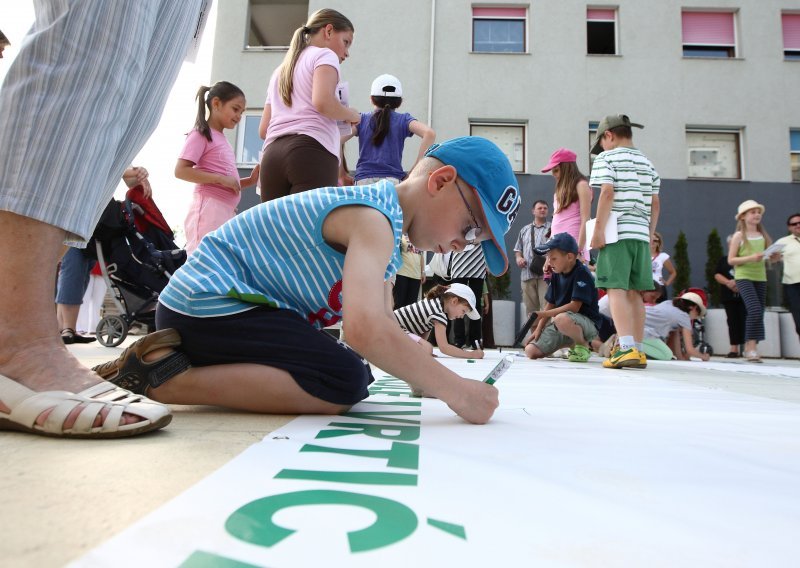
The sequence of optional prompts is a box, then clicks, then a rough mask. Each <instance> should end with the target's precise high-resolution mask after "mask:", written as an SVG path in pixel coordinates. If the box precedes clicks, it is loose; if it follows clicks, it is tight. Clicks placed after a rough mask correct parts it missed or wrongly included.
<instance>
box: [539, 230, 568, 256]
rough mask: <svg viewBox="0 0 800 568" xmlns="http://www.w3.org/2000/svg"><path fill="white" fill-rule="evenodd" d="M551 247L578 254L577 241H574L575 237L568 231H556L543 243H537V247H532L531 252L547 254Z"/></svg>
mask: <svg viewBox="0 0 800 568" xmlns="http://www.w3.org/2000/svg"><path fill="white" fill-rule="evenodd" d="M553 249H558V250H561V251H564V252H571V253H573V254H578V243H577V242H575V237H573V236H572V235H570V234H569V233H558V234H556V235H553V238H551V239H550V240H549V241H547V242H546V243H544V244H543V245H539V246H538V247H536V248H535V249H533V252H535V253H536V254H539V255H542V254H547V253H548V252H550V251H551V250H553Z"/></svg>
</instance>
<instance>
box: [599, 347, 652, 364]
mask: <svg viewBox="0 0 800 568" xmlns="http://www.w3.org/2000/svg"><path fill="white" fill-rule="evenodd" d="M642 357H644V353H639V350H638V349H636V348H635V347H631V348H630V349H626V350H625V351H623V350H622V349H617V350H616V351H615V352H614V353H612V354H611V356H610V357H609V358H608V359H606V360H605V361H603V367H605V368H606V369H623V368H625V367H636V368H640V367H639V366H640V365H641V362H642ZM644 364H645V365H647V358H645V361H644Z"/></svg>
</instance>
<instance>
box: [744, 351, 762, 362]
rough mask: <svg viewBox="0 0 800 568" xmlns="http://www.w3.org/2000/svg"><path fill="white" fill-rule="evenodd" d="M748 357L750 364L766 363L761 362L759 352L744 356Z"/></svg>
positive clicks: (750, 352)
mask: <svg viewBox="0 0 800 568" xmlns="http://www.w3.org/2000/svg"><path fill="white" fill-rule="evenodd" d="M744 356H745V357H747V362H748V363H763V362H764V361H762V360H761V357H759V356H758V351H747V352H746V353H745V354H744Z"/></svg>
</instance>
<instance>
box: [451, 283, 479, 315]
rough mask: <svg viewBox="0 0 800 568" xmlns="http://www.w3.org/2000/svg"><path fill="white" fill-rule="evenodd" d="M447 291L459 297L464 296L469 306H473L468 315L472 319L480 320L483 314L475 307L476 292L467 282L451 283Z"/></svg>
mask: <svg viewBox="0 0 800 568" xmlns="http://www.w3.org/2000/svg"><path fill="white" fill-rule="evenodd" d="M447 292H449V293H450V294H454V295H456V296H458V297H459V298H464V299H465V300H466V301H467V303H468V304H469V307H470V308H472V309H471V310H470V311H468V312H467V317H468V318H469V319H471V320H479V319H481V315H480V314H479V313H478V310H477V309H476V308H475V292H473V291H472V288H470V287H469V286H467V285H466V284H458V283H455V284H450V286H448V287H447Z"/></svg>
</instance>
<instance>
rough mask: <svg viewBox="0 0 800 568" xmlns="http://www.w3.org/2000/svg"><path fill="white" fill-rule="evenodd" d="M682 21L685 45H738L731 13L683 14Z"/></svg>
mask: <svg viewBox="0 0 800 568" xmlns="http://www.w3.org/2000/svg"><path fill="white" fill-rule="evenodd" d="M682 19H683V43H684V44H689V45H735V44H736V41H735V34H734V30H733V13H731V12H683V14H682Z"/></svg>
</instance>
